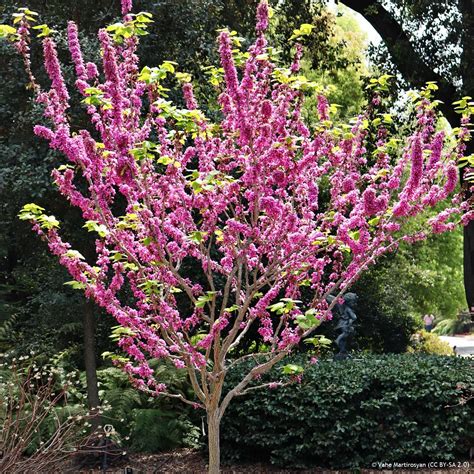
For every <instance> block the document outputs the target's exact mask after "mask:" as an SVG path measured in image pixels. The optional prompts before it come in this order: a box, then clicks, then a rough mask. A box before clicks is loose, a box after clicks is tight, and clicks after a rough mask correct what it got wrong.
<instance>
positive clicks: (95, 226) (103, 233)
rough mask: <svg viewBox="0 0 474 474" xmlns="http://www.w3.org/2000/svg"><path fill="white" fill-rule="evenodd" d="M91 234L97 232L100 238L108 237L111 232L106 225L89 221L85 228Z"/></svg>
mask: <svg viewBox="0 0 474 474" xmlns="http://www.w3.org/2000/svg"><path fill="white" fill-rule="evenodd" d="M82 227H83V228H84V229H87V230H88V231H89V232H97V233H98V234H99V236H100V237H107V235H108V234H109V231H108V230H107V227H106V226H105V225H104V224H99V223H98V222H97V221H87V222H86V223H85V224H84V225H83V226H82Z"/></svg>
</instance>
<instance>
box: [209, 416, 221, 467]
mask: <svg viewBox="0 0 474 474" xmlns="http://www.w3.org/2000/svg"><path fill="white" fill-rule="evenodd" d="M220 422H221V420H220V417H219V409H218V408H217V407H210V408H208V409H207V438H208V449H209V474H219V472H220V463H221V448H220Z"/></svg>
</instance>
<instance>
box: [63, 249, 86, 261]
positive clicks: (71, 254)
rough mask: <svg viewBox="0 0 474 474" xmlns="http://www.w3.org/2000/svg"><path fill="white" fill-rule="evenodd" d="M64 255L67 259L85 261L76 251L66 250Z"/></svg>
mask: <svg viewBox="0 0 474 474" xmlns="http://www.w3.org/2000/svg"><path fill="white" fill-rule="evenodd" d="M64 255H65V256H66V257H69V258H74V259H79V260H85V258H84V256H83V255H82V254H81V253H80V252H78V251H77V250H68V251H67V252H66V253H65V254H64Z"/></svg>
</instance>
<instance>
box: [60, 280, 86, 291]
mask: <svg viewBox="0 0 474 474" xmlns="http://www.w3.org/2000/svg"><path fill="white" fill-rule="evenodd" d="M64 285H66V286H70V287H71V288H72V289H73V290H85V289H86V287H87V285H86V284H85V283H82V282H80V281H76V280H71V281H66V282H65V283H64Z"/></svg>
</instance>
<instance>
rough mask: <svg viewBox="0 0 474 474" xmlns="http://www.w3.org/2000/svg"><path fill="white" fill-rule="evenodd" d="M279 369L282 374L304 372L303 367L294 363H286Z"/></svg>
mask: <svg viewBox="0 0 474 474" xmlns="http://www.w3.org/2000/svg"><path fill="white" fill-rule="evenodd" d="M281 371H282V372H283V374H285V375H296V374H301V373H303V372H304V369H303V367H301V366H300V365H296V364H287V365H284V366H283V367H282V368H281Z"/></svg>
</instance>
